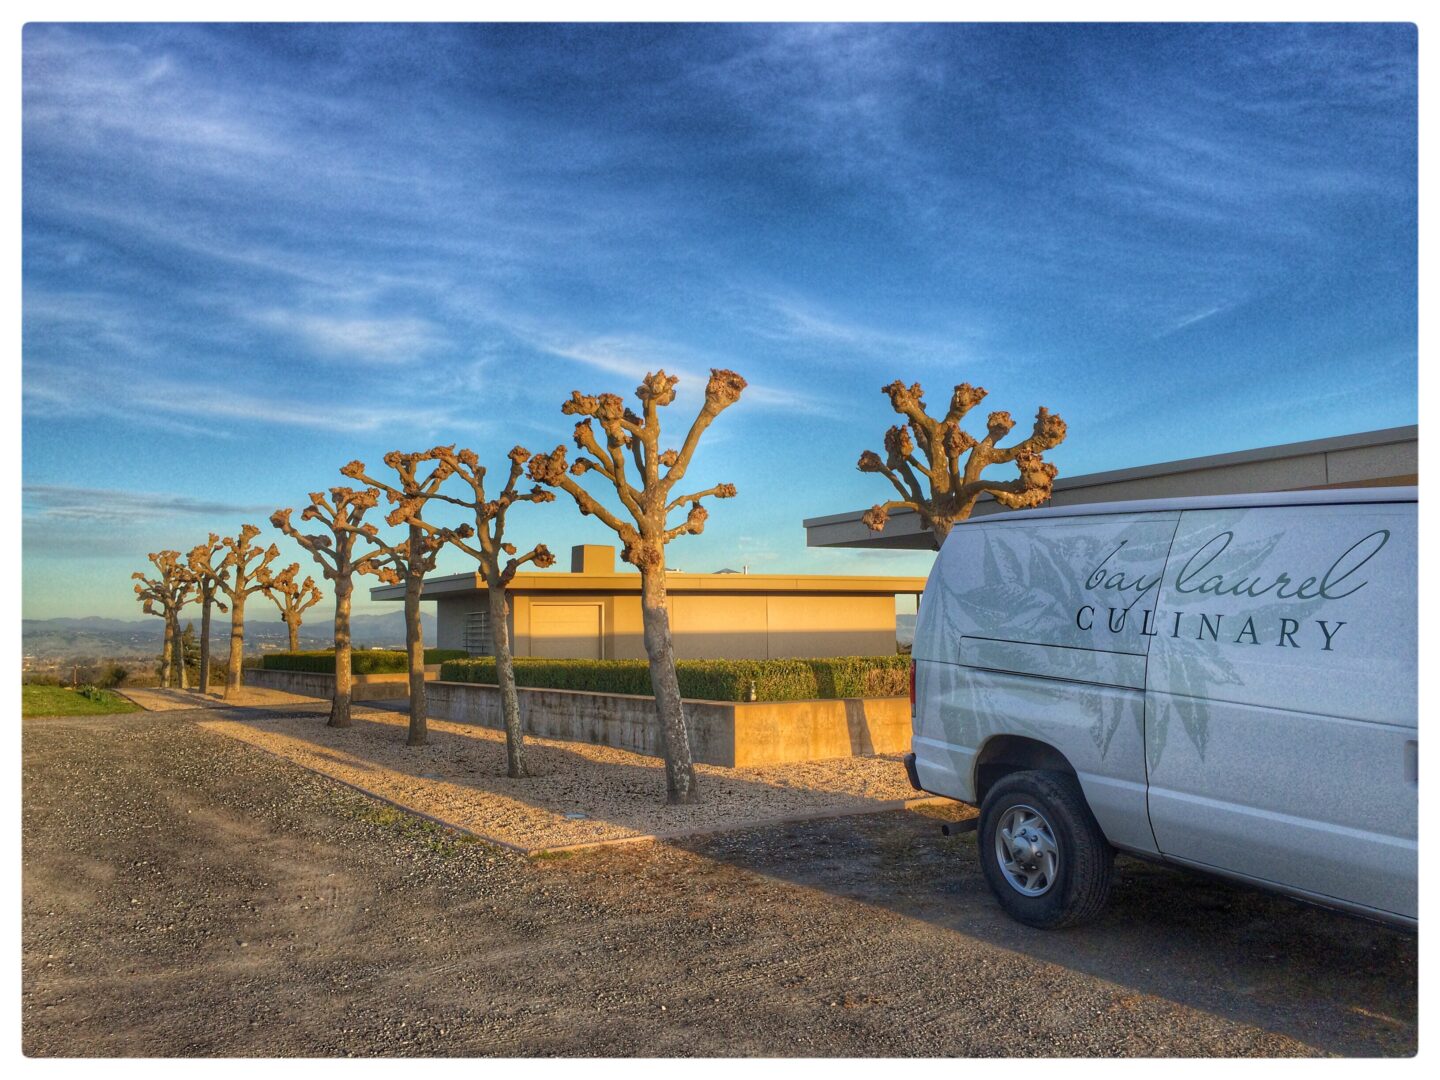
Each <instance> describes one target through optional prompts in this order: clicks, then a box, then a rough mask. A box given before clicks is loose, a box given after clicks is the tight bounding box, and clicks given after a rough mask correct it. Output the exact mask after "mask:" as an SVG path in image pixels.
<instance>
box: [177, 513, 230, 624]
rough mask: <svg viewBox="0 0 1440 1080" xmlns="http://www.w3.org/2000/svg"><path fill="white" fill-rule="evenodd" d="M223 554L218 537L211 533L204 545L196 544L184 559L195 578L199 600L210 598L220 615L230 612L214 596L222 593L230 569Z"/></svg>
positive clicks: (223, 549)
mask: <svg viewBox="0 0 1440 1080" xmlns="http://www.w3.org/2000/svg"><path fill="white" fill-rule="evenodd" d="M225 554H226V549H225V547H224V545H223V544H221V543H220V537H219V535H218V534H217V533H211V534H210V536H209V539H208V540H207V541H206V542H205V543H203V544H196V545H195V546H194V547H193V548H191V549H190V553H189V554H188V555H186V557H185V561H186V565H187V567H188V568H189V570H190V573H191V574H193V575H194V576H195V581H196V584H197V586H198V587H199V589H200V598H201V599H202V600H203V599H205V598H206V597H207V596H208V597H210V598H211V603H213V604H214V605H215V606H216V607H217V608H219V609H220V613H221V614H222V615H223V614H226V613H228V612H229V610H230V609H229V608H228V607H226V605H225V602H224V601H223V600H221V599H219V598H218V597H217V596H216V593H223V592H224V590H223V589H222V587H221V586H222V585H223V583H224V582H225V581H226V580H227V579H228V578H229V576H230V569H229V567H228V566H227V565H226V564H225ZM217 559H218V560H219V561H218V562H217V561H216V560H217Z"/></svg>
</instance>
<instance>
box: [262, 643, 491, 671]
mask: <svg viewBox="0 0 1440 1080" xmlns="http://www.w3.org/2000/svg"><path fill="white" fill-rule="evenodd" d="M466 655H468V654H467V653H466V652H465V650H464V649H426V650H425V663H427V664H440V663H444V662H445V661H447V660H458V659H461V658H462V657H464V656H466ZM408 665H409V661H408V660H407V659H406V655H405V653H404V652H401V651H400V650H399V649H356V650H355V651H354V652H352V653H351V654H350V673H351V674H352V675H394V674H399V673H402V672H405V671H407V670H409V666H408ZM260 666H261V667H262V668H264V669H265V670H267V671H314V672H319V673H320V674H322V675H334V674H335V650H334V649H317V650H314V651H312V652H293V653H292V652H283V653H266V654H265V655H264V656H262V657H261V658H260Z"/></svg>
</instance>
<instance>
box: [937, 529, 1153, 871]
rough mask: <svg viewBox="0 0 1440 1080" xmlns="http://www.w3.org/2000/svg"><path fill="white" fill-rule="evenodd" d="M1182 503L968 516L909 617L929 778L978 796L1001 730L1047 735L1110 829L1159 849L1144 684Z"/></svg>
mask: <svg viewBox="0 0 1440 1080" xmlns="http://www.w3.org/2000/svg"><path fill="white" fill-rule="evenodd" d="M1178 519H1179V515H1178V514H1175V513H1153V514H1143V515H1107V516H1105V517H1103V518H1077V519H1073V520H1060V521H1056V520H1053V519H1051V520H1046V521H1044V522H1043V523H1040V522H1036V523H1034V524H1031V523H1029V522H1025V521H1013V522H1005V523H996V524H993V525H992V524H986V523H983V522H978V523H970V524H966V525H964V526H961V527H959V528H957V529H956V530H955V531H954V532H952V533H951V535H950V538H949V539H948V540H947V541H946V543H945V546H944V548H943V550H942V551H941V553H940V555H939V557H938V558H937V559H936V563H935V567H934V569H933V570H932V571H931V574H930V580H929V583H928V584H927V587H926V590H925V594H924V596H923V597H922V599H921V602H920V615H919V620H918V622H917V625H916V633H915V651H914V657H915V661H916V711H915V733H914V741H913V749H914V752H915V757H916V770H917V773H918V775H919V777H920V781H921V784H922V785H923V786H924V787H925V788H926V789H927V790H929V791H934V792H937V793H939V794H943V795H949V796H951V797H953V798H958V799H962V800H964V801H967V802H974V801H976V794H977V793H976V789H975V779H976V777H975V764H976V760H977V756H978V755H980V754H981V753H982V751H983V750H984V748H985V745H986V743H987V742H988V741H989V740H990V739H992V738H994V737H995V736H998V735H1021V736H1026V737H1028V738H1031V739H1035V740H1037V741H1040V742H1042V743H1045V744H1047V745H1049V746H1052V747H1054V748H1055V749H1056V750H1058V751H1059V752H1060V753H1061V754H1063V755H1064V756H1065V758H1066V760H1068V761H1069V762H1070V764H1071V765H1072V766H1073V767H1074V769H1075V770H1076V773H1077V775H1078V778H1079V780H1080V784H1081V787H1082V788H1083V789H1084V791H1085V795H1086V798H1087V799H1088V800H1089V802H1090V806H1091V809H1092V810H1093V811H1094V813H1095V816H1096V819H1097V820H1098V821H1099V823H1100V826H1101V828H1102V829H1103V830H1104V831H1105V834H1106V836H1107V837H1109V838H1110V840H1111V842H1112V843H1115V844H1117V845H1120V846H1122V847H1128V848H1134V849H1136V850H1140V851H1154V850H1155V842H1154V838H1153V837H1152V836H1151V834H1150V830H1149V826H1148V822H1147V819H1146V814H1145V761H1144V686H1145V665H1146V652H1147V649H1148V646H1149V642H1150V640H1151V639H1150V637H1149V636H1147V633H1146V631H1147V630H1148V629H1152V628H1153V627H1152V625H1151V624H1152V623H1153V616H1154V607H1155V597H1156V594H1157V592H1158V589H1159V584H1160V579H1161V575H1162V573H1163V570H1164V565H1165V556H1166V554H1167V552H1168V550H1169V545H1170V541H1171V538H1172V537H1173V535H1174V531H1175V527H1176V524H1177V523H1178Z"/></svg>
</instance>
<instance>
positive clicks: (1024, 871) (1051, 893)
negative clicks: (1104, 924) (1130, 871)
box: [978, 771, 1115, 930]
mask: <svg viewBox="0 0 1440 1080" xmlns="http://www.w3.org/2000/svg"><path fill="white" fill-rule="evenodd" d="M978 843H979V849H980V867H981V869H982V870H983V871H984V873H985V880H986V882H987V883H988V884H989V886H990V889H991V891H992V892H994V894H995V897H996V899H998V900H999V901H1000V906H1001V907H1002V908H1004V909H1005V913H1006V914H1007V915H1009V916H1010V917H1011V918H1012V919H1015V920H1017V921H1019V922H1022V923H1025V924H1026V925H1027V926H1034V927H1038V928H1039V929H1042V930H1057V929H1059V928H1061V927H1065V926H1076V925H1079V924H1080V923H1083V922H1087V921H1089V920H1090V919H1093V918H1094V917H1095V916H1096V915H1098V914H1100V912H1101V911H1102V910H1103V909H1104V907H1105V901H1106V900H1107V899H1109V896H1110V879H1111V874H1112V870H1113V868H1114V865H1115V849H1114V848H1112V847H1111V846H1110V844H1109V842H1108V841H1107V840H1106V839H1105V834H1104V833H1102V832H1101V831H1100V826H1099V825H1098V824H1097V823H1096V821H1095V815H1093V814H1092V813H1090V807H1089V805H1088V804H1087V803H1086V802H1085V795H1084V793H1083V792H1082V791H1081V790H1080V784H1079V783H1078V782H1077V781H1076V779H1075V777H1073V776H1070V775H1069V774H1067V773H1059V772H1040V771H1025V772H1014V773H1010V774H1009V775H1008V776H1006V777H1003V778H1002V779H1001V780H1000V781H998V782H997V783H996V784H995V786H994V787H992V788H991V789H990V791H989V793H988V794H987V795H986V796H985V801H984V803H983V804H982V805H981V807H980V835H979V841H978Z"/></svg>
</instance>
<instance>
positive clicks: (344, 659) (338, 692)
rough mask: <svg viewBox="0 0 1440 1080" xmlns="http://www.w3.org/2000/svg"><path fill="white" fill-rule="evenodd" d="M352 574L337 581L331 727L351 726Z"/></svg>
mask: <svg viewBox="0 0 1440 1080" xmlns="http://www.w3.org/2000/svg"><path fill="white" fill-rule="evenodd" d="M354 587H355V585H354V582H353V581H352V580H351V578H350V575H348V574H347V575H345V576H343V577H341V578H339V580H337V581H336V582H335V699H334V700H333V701H331V703H330V723H329V726H330V727H349V726H350V684H351V677H350V593H351V591H352V590H353V589H354Z"/></svg>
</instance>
